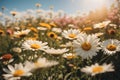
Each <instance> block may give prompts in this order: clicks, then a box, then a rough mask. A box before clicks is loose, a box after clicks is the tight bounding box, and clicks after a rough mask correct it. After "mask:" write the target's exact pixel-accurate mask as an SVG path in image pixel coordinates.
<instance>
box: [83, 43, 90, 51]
mask: <svg viewBox="0 0 120 80" xmlns="http://www.w3.org/2000/svg"><path fill="white" fill-rule="evenodd" d="M81 47H82V49H83V50H85V51H89V50H90V49H91V47H92V46H91V44H90V43H87V42H85V43H83V44H82V45H81Z"/></svg>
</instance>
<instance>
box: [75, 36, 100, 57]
mask: <svg viewBox="0 0 120 80" xmlns="http://www.w3.org/2000/svg"><path fill="white" fill-rule="evenodd" d="M99 40H100V39H99V38H97V37H96V35H84V36H79V37H78V38H77V40H74V42H73V45H74V51H75V52H76V54H77V55H80V56H81V57H82V58H83V59H88V58H92V57H93V56H95V55H97V53H96V52H97V51H98V50H99V49H100V47H99V44H100V42H99Z"/></svg>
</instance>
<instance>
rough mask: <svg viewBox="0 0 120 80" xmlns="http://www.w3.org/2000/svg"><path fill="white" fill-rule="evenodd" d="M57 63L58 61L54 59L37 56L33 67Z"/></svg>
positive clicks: (44, 66) (43, 66)
mask: <svg viewBox="0 0 120 80" xmlns="http://www.w3.org/2000/svg"><path fill="white" fill-rule="evenodd" d="M57 64H58V62H56V61H49V60H47V59H46V58H38V60H37V61H36V62H34V69H38V68H46V67H51V66H54V65H57Z"/></svg>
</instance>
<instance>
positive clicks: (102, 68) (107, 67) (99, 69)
mask: <svg viewBox="0 0 120 80" xmlns="http://www.w3.org/2000/svg"><path fill="white" fill-rule="evenodd" d="M81 71H82V72H85V73H87V74H90V75H92V76H95V75H96V74H100V73H105V72H111V71H114V69H113V66H112V64H103V65H99V64H98V63H96V64H94V65H91V66H86V67H84V68H82V69H81Z"/></svg>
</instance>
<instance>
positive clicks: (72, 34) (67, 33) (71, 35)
mask: <svg viewBox="0 0 120 80" xmlns="http://www.w3.org/2000/svg"><path fill="white" fill-rule="evenodd" d="M79 35H80V31H79V30H78V29H69V30H64V31H63V33H62V36H63V37H65V38H66V39H70V40H73V39H76V38H77V37H78V36H79Z"/></svg>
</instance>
